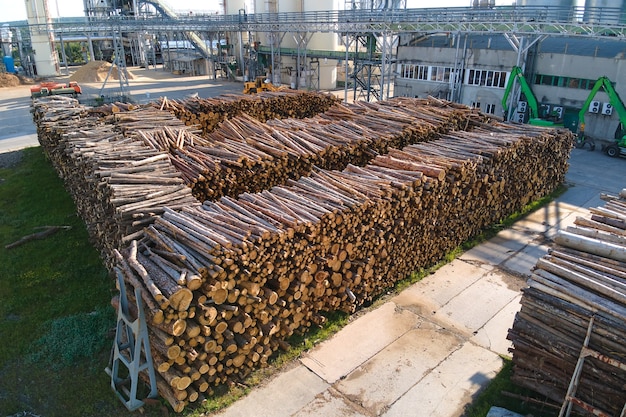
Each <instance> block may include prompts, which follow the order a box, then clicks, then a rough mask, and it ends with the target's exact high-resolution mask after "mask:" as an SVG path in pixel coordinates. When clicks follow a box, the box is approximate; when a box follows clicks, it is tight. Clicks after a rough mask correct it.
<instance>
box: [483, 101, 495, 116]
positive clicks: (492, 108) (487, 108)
mask: <svg viewBox="0 0 626 417" xmlns="http://www.w3.org/2000/svg"><path fill="white" fill-rule="evenodd" d="M495 112H496V105H495V104H494V103H488V104H487V106H485V113H490V114H494V113H495Z"/></svg>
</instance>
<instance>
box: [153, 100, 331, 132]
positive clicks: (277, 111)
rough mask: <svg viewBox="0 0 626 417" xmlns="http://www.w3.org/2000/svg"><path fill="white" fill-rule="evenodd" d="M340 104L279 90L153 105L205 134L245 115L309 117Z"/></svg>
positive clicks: (262, 120) (169, 101)
mask: <svg viewBox="0 0 626 417" xmlns="http://www.w3.org/2000/svg"><path fill="white" fill-rule="evenodd" d="M340 101H341V100H340V99H338V98H337V97H335V96H333V95H331V94H322V93H317V92H313V91H301V90H281V91H267V92H263V93H260V94H254V95H247V94H223V95H220V96H218V97H213V98H201V97H193V98H188V99H184V100H172V99H168V98H166V97H161V98H160V99H159V100H158V101H156V102H155V103H154V104H153V105H154V106H155V107H158V108H159V109H160V110H167V111H170V112H172V113H173V114H175V115H176V117H178V118H179V119H180V120H182V121H183V122H184V123H185V124H186V125H189V126H199V127H200V129H202V132H203V133H209V132H212V131H213V130H215V128H216V127H217V126H218V125H219V124H220V123H221V122H223V121H224V120H229V119H232V118H234V117H236V116H239V115H241V114H247V115H249V116H251V117H253V118H254V119H257V120H259V121H261V122H265V121H267V120H270V119H285V118H298V119H302V118H305V117H311V116H313V115H315V114H318V113H322V112H324V111H326V110H328V109H329V108H330V107H331V106H332V105H333V104H335V103H339V102H340Z"/></svg>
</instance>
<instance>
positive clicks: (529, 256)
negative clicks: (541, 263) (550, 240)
mask: <svg viewBox="0 0 626 417" xmlns="http://www.w3.org/2000/svg"><path fill="white" fill-rule="evenodd" d="M549 248H550V246H548V245H541V244H537V245H528V246H526V247H525V248H524V249H522V250H521V251H519V252H517V253H516V254H515V255H513V256H512V257H510V258H509V259H507V260H506V261H504V263H503V264H502V265H501V267H502V269H504V270H505V271H511V272H512V273H514V274H517V275H519V276H523V277H526V278H529V277H530V274H531V272H532V270H533V268H534V267H535V265H536V264H537V260H538V259H539V258H541V257H542V256H544V255H545V254H546V253H548V249H549Z"/></svg>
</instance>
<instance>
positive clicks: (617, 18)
mask: <svg viewBox="0 0 626 417" xmlns="http://www.w3.org/2000/svg"><path fill="white" fill-rule="evenodd" d="M583 19H584V21H585V22H587V23H604V24H620V23H621V24H623V23H625V22H626V1H625V0H586V1H585V12H584V14H583Z"/></svg>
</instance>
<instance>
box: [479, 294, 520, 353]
mask: <svg viewBox="0 0 626 417" xmlns="http://www.w3.org/2000/svg"><path fill="white" fill-rule="evenodd" d="M521 299H522V296H521V295H518V296H517V297H515V298H514V299H513V300H512V301H511V302H510V303H508V304H507V305H505V306H504V308H503V309H502V310H500V311H499V312H498V314H496V315H495V316H493V318H492V319H491V320H489V321H488V322H487V323H486V324H485V325H484V326H483V327H482V328H481V329H480V330H478V332H477V333H476V334H475V335H474V336H473V337H472V338H471V339H470V340H471V341H472V342H474V343H476V344H477V345H479V346H482V347H484V348H485V349H489V350H490V351H492V352H495V353H497V354H499V355H504V356H508V357H510V356H511V352H509V348H511V347H513V344H512V343H511V342H510V341H509V340H507V339H506V336H507V334H508V332H509V329H510V328H511V327H513V321H514V320H515V314H517V312H518V311H519V310H520V308H521V305H520V301H521Z"/></svg>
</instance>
